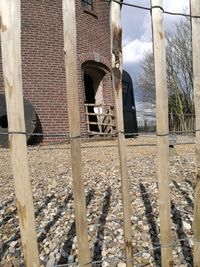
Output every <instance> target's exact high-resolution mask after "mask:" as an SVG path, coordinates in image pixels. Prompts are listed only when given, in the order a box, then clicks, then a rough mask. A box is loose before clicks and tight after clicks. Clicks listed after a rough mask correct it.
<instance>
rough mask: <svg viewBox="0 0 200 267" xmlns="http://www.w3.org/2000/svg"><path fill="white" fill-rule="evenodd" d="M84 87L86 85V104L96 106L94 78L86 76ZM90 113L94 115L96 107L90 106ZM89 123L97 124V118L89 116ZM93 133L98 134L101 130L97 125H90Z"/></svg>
mask: <svg viewBox="0 0 200 267" xmlns="http://www.w3.org/2000/svg"><path fill="white" fill-rule="evenodd" d="M84 85H85V103H86V104H95V92H94V86H93V80H92V78H91V77H90V76H89V75H87V74H84ZM88 112H89V113H94V106H88ZM89 121H90V122H91V123H97V116H96V115H89ZM89 128H90V131H91V132H98V131H99V128H98V125H97V124H96V125H95V124H90V125H89Z"/></svg>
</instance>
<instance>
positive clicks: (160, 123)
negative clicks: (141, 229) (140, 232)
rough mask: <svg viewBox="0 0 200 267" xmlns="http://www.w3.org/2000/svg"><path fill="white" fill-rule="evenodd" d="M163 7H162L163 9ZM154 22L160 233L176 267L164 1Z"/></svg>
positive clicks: (156, 0) (166, 259) (168, 261)
mask: <svg viewBox="0 0 200 267" xmlns="http://www.w3.org/2000/svg"><path fill="white" fill-rule="evenodd" d="M154 6H155V8H153V7H154ZM159 6H160V7H161V8H159ZM152 24H153V44H154V63H155V82H156V113H157V134H158V136H157V161H158V163H157V164H158V166H157V176H158V184H159V210H160V236H161V256H162V259H161V261H162V264H161V265H162V267H167V266H173V262H172V237H171V219H170V213H171V212H170V211H171V208H170V207H171V205H170V188H169V185H170V181H169V136H168V133H169V126H168V92H167V82H166V49H165V34H164V25H163V11H162V0H152Z"/></svg>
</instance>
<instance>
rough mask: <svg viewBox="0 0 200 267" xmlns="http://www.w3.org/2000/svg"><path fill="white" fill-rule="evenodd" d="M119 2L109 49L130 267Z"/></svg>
mask: <svg viewBox="0 0 200 267" xmlns="http://www.w3.org/2000/svg"><path fill="white" fill-rule="evenodd" d="M120 3H121V0H118V1H116V2H112V3H111V32H112V34H111V42H112V43H111V49H112V84H113V91H114V97H115V109H116V110H115V112H116V127H117V131H118V147H119V158H120V172H121V180H122V181H121V183H122V202H123V218H124V222H123V223H124V246H125V251H126V257H127V260H128V261H127V267H131V266H132V262H133V258H132V232H131V203H130V187H129V178H128V167H127V158H126V156H127V155H126V148H125V137H124V134H123V133H124V122H123V109H122V107H123V101H122V34H121V33H122V29H121V8H120V5H119V4H120Z"/></svg>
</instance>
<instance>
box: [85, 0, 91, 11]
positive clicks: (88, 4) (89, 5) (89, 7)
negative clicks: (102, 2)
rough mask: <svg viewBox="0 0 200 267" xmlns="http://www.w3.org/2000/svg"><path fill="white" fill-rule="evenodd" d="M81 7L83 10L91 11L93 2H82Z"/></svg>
mask: <svg viewBox="0 0 200 267" xmlns="http://www.w3.org/2000/svg"><path fill="white" fill-rule="evenodd" d="M82 6H83V8H84V9H86V10H89V11H92V10H93V0H82Z"/></svg>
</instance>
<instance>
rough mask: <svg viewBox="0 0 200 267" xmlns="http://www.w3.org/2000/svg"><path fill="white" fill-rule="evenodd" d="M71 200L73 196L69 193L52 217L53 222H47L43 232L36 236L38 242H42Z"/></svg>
mask: <svg viewBox="0 0 200 267" xmlns="http://www.w3.org/2000/svg"><path fill="white" fill-rule="evenodd" d="M72 199H73V195H72V193H70V194H69V195H68V196H67V197H66V198H65V199H64V202H63V203H61V204H60V205H59V207H58V211H57V213H56V214H55V215H54V216H53V220H52V221H50V222H48V223H47V224H46V225H45V227H44V230H43V232H42V233H41V234H40V235H39V236H38V239H37V240H38V242H42V241H43V240H44V239H45V238H46V236H47V233H48V232H49V230H50V229H51V227H52V226H53V225H54V224H55V223H56V222H57V220H58V219H59V218H60V217H61V214H62V212H63V211H64V210H65V209H66V205H67V203H68V202H69V201H70V200H72Z"/></svg>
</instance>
